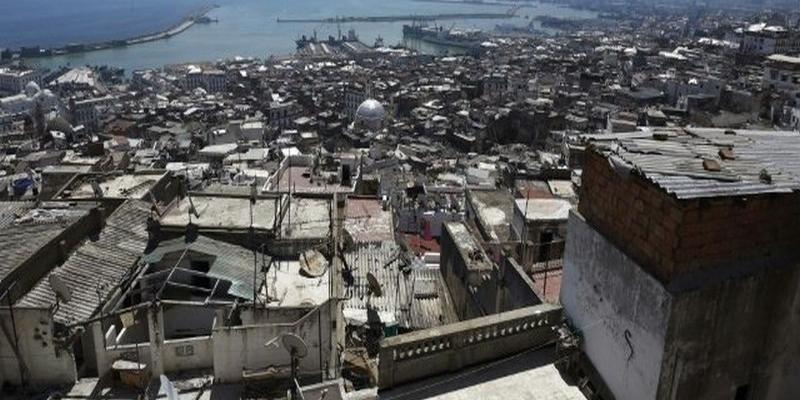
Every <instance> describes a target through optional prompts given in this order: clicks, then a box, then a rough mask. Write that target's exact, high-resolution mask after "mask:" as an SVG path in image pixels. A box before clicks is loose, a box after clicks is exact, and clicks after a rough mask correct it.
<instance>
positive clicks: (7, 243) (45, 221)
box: [0, 202, 89, 280]
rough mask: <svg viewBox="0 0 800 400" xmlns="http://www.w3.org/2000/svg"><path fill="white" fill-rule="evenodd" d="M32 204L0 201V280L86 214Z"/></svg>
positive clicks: (70, 209)
mask: <svg viewBox="0 0 800 400" xmlns="http://www.w3.org/2000/svg"><path fill="white" fill-rule="evenodd" d="M34 206H35V203H33V202H0V280H3V279H4V278H5V277H6V276H8V274H10V273H11V271H13V270H14V269H15V268H17V266H19V265H20V264H21V263H23V262H25V261H26V260H28V259H29V258H30V257H32V256H33V255H34V254H35V253H36V252H37V251H39V250H40V249H41V248H42V247H43V246H46V245H47V244H48V243H50V242H51V241H52V240H54V239H55V238H57V237H58V236H59V235H61V233H62V232H63V231H64V230H65V229H67V228H68V227H69V226H70V225H72V224H74V223H75V222H76V221H78V220H80V219H81V218H83V217H85V216H86V215H87V214H88V213H89V211H88V210H87V209H83V208H58V209H44V208H34Z"/></svg>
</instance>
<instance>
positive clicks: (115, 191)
mask: <svg viewBox="0 0 800 400" xmlns="http://www.w3.org/2000/svg"><path fill="white" fill-rule="evenodd" d="M165 175H166V173H164V174H124V175H93V174H90V175H84V176H79V177H78V178H77V179H76V180H75V181H73V183H72V184H70V186H69V187H68V188H67V189H64V190H63V191H62V192H61V193H60V195H59V198H61V199H95V198H98V197H103V198H112V199H142V198H143V196H144V195H146V194H147V192H148V191H150V189H151V188H152V187H153V186H154V185H155V184H156V183H157V182H158V181H159V180H161V179H162V178H163V177H164V176H165ZM94 180H97V182H98V186H99V188H100V190H101V191H102V196H98V195H97V194H96V193H95V189H94V187H93V185H92V182H93V181H94Z"/></svg>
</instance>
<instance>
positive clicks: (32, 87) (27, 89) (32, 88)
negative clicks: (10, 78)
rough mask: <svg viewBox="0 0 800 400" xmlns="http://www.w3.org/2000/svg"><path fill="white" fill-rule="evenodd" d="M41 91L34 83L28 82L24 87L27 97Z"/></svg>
mask: <svg viewBox="0 0 800 400" xmlns="http://www.w3.org/2000/svg"><path fill="white" fill-rule="evenodd" d="M41 90H42V89H41V88H40V87H39V85H38V84H37V83H36V82H34V81H30V82H28V84H27V85H25V93H26V94H27V95H28V97H31V96H33V95H35V94H36V93H39V92H40V91H41Z"/></svg>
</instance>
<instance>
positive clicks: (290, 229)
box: [281, 197, 331, 239]
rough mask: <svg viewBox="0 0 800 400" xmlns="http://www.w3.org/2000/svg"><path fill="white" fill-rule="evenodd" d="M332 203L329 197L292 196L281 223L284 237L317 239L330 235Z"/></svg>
mask: <svg viewBox="0 0 800 400" xmlns="http://www.w3.org/2000/svg"><path fill="white" fill-rule="evenodd" d="M330 203H331V199H327V198H308V197H294V198H292V200H291V202H290V205H289V206H288V207H289V209H288V210H286V214H285V215H284V217H283V223H282V224H281V235H282V237H288V238H292V239H316V238H323V237H326V236H328V233H329V232H330V226H331V225H330V224H331V222H330V221H331V219H330ZM284 204H287V203H284ZM290 222H291V223H290Z"/></svg>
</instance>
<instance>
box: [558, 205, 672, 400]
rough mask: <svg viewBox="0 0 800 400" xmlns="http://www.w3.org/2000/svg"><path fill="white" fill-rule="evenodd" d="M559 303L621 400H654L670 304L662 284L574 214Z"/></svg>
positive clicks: (600, 370)
mask: <svg viewBox="0 0 800 400" xmlns="http://www.w3.org/2000/svg"><path fill="white" fill-rule="evenodd" d="M567 231H568V237H567V248H566V253H565V256H564V270H563V277H562V281H561V304H562V305H563V307H564V313H565V314H566V317H567V320H568V322H569V323H570V324H571V326H573V327H574V328H575V329H576V330H577V331H578V332H579V334H580V335H581V337H582V338H583V351H584V352H585V354H586V356H587V357H588V358H589V360H590V361H591V362H592V364H594V365H595V367H596V368H597V370H598V372H599V373H600V375H601V376H602V378H603V380H604V381H605V383H606V385H608V387H609V388H610V389H611V391H612V392H613V393H614V395H615V396H616V398H617V399H618V400H629V399H630V400H639V399H653V398H656V393H657V390H658V384H659V371H660V369H661V364H662V359H663V349H664V343H665V336H666V333H667V324H668V321H669V313H670V308H671V306H672V300H671V297H670V295H669V294H668V293H667V292H666V290H665V289H664V288H663V286H661V284H660V283H659V282H658V281H657V280H656V279H655V278H653V277H652V276H650V275H648V274H647V273H645V272H644V270H643V269H642V268H641V267H640V266H639V265H637V264H636V263H635V262H634V261H633V260H631V259H630V258H628V257H627V256H626V255H625V254H624V253H623V252H622V251H620V249H618V248H617V247H615V246H614V245H613V244H611V243H610V242H609V241H608V240H606V239H605V237H603V236H602V235H600V234H599V233H598V232H597V231H595V230H594V229H593V228H592V227H591V226H589V225H588V224H587V223H586V221H584V220H583V218H582V217H581V216H580V215H579V214H577V213H575V212H572V213H571V214H570V218H569V222H568V228H567Z"/></svg>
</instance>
